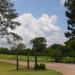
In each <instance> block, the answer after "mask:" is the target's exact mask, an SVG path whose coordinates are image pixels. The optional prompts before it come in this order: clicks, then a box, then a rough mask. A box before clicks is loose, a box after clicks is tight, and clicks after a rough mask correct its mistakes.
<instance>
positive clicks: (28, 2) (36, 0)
mask: <svg viewBox="0 0 75 75" xmlns="http://www.w3.org/2000/svg"><path fill="white" fill-rule="evenodd" d="M13 2H14V3H15V8H16V10H17V12H18V13H19V15H21V14H24V13H32V15H33V16H35V17H40V16H41V15H42V14H48V15H49V16H51V15H54V14H55V15H57V16H58V25H59V26H61V27H62V28H63V29H64V30H65V29H66V17H65V8H64V5H62V4H61V2H60V0H13Z"/></svg>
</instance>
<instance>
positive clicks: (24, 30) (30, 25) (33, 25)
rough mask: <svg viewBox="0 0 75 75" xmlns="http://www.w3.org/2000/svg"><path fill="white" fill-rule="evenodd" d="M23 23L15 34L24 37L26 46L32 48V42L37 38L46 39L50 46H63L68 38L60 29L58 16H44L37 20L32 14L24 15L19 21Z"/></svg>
mask: <svg viewBox="0 0 75 75" xmlns="http://www.w3.org/2000/svg"><path fill="white" fill-rule="evenodd" d="M16 20H17V21H19V22H20V23H21V26H20V27H18V28H17V29H16V30H15V31H14V32H15V33H17V34H19V35H20V36H22V38H23V39H24V40H23V41H24V43H25V44H26V46H30V45H29V43H30V40H31V39H33V38H35V37H45V38H46V40H47V44H48V46H49V45H51V44H54V43H60V44H62V43H63V42H64V41H65V40H66V38H65V37H64V33H63V32H62V29H61V28H60V27H58V25H57V20H58V17H57V16H56V15H52V16H48V15H47V14H43V15H42V16H40V17H39V18H35V17H34V16H33V15H32V14H31V13H27V14H23V15H21V16H19V17H18V18H17V19H16Z"/></svg>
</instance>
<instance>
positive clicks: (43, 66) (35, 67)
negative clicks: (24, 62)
mask: <svg viewBox="0 0 75 75" xmlns="http://www.w3.org/2000/svg"><path fill="white" fill-rule="evenodd" d="M34 69H37V70H45V69H46V66H45V64H37V65H34Z"/></svg>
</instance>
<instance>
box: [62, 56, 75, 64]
mask: <svg viewBox="0 0 75 75" xmlns="http://www.w3.org/2000/svg"><path fill="white" fill-rule="evenodd" d="M63 62H65V63H75V57H64V59H63Z"/></svg>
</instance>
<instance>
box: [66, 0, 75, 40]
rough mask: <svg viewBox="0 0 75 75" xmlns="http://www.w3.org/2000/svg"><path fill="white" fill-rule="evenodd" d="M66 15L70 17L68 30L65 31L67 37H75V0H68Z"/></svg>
mask: <svg viewBox="0 0 75 75" xmlns="http://www.w3.org/2000/svg"><path fill="white" fill-rule="evenodd" d="M65 7H66V8H67V10H66V16H67V17H68V19H67V23H68V26H67V28H68V30H69V31H68V32H67V33H65V35H66V37H69V38H70V39H72V38H75V0H66V2H65Z"/></svg>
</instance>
